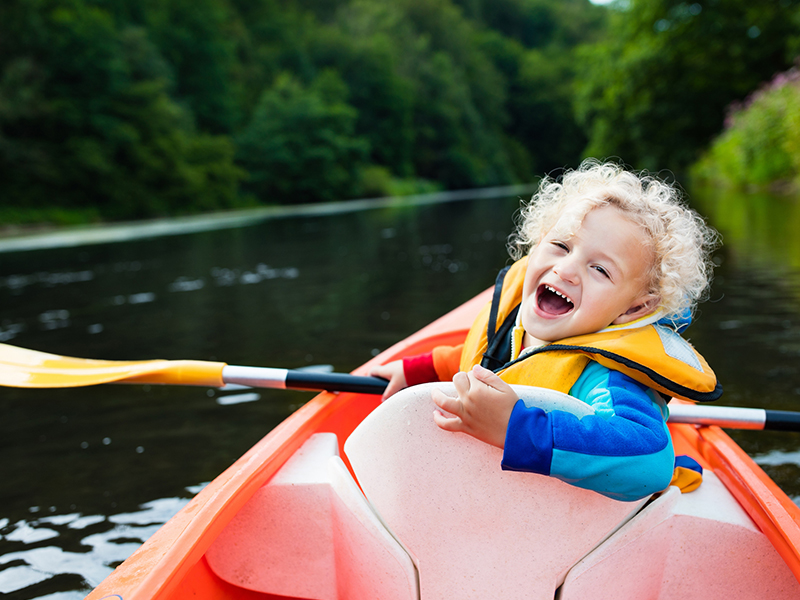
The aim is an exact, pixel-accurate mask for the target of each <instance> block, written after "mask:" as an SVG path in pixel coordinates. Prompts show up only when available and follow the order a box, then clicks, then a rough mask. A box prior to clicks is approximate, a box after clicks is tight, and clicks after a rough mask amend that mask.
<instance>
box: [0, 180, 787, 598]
mask: <svg viewBox="0 0 800 600" xmlns="http://www.w3.org/2000/svg"><path fill="white" fill-rule="evenodd" d="M520 197H521V194H520V193H511V192H506V193H501V194H500V195H499V196H497V197H484V198H479V199H472V200H469V199H461V200H454V201H448V202H439V203H430V202H416V203H415V202H406V203H403V202H391V203H386V202H382V203H373V204H369V203H359V204H353V205H351V207H350V208H352V209H357V210H344V211H341V210H330V207H328V209H327V211H326V214H316V215H315V214H313V213H311V212H308V210H306V212H305V213H304V214H302V215H300V216H291V214H280V215H278V216H273V217H269V215H266V214H262V213H258V214H253V215H250V216H249V217H248V216H245V217H243V218H239V219H236V220H231V219H227V220H223V219H219V220H217V223H216V225H215V223H214V222H211V223H208V222H206V223H205V224H204V225H203V226H200V227H196V226H192V227H184V228H183V229H180V230H171V229H169V228H168V227H165V226H164V224H159V225H158V229H156V230H155V231H157V232H159V233H160V234H161V235H157V236H154V235H153V234H152V231H153V230H152V229H151V230H150V231H151V233H147V230H144V229H142V230H136V231H139V233H138V234H134V235H130V231H127V230H126V231H125V232H122V231H120V232H119V234H118V235H117V236H116V237H117V238H118V239H125V240H127V241H118V242H113V241H109V240H108V238H107V236H105V237H104V236H103V235H100V236H98V235H95V234H96V232H95V233H90V234H87V235H85V236H84V237H83V238H82V239H83V240H84V241H85V240H88V241H91V243H89V244H84V245H81V243H80V240H75V239H72V240H67V241H65V240H63V239H59V240H57V241H56V242H53V243H39V244H38V247H39V248H40V249H34V248H36V247H37V245H36V244H34V245H32V246H27V247H25V248H26V249H23V246H22V245H19V244H18V245H17V246H14V248H16V249H12V248H11V247H10V246H7V247H4V246H3V245H2V242H1V241H0V307H2V308H1V309H0V341H2V342H5V343H8V344H12V345H17V346H22V347H26V348H32V349H36V350H42V351H46V352H51V353H55V354H62V355H67V356H80V357H86V358H104V359H147V358H168V359H181V358H193V359H203V360H221V361H225V362H228V363H230V364H240V365H254V366H275V367H290V368H297V367H303V366H315V365H332V366H333V367H334V368H335V369H336V370H337V371H349V370H352V369H353V368H355V367H356V366H358V365H359V364H361V363H363V362H365V361H366V360H367V359H369V358H370V357H371V356H373V355H374V354H376V353H377V352H379V351H381V350H383V349H385V348H387V347H388V346H390V345H391V344H393V343H394V342H396V341H398V340H399V339H402V338H403V337H405V336H407V335H409V334H410V333H412V332H414V331H416V330H417V329H419V328H420V327H421V326H422V325H424V324H426V323H428V322H430V321H431V320H433V319H434V318H436V317H438V316H440V315H441V314H443V313H444V312H446V311H447V310H449V309H451V308H453V307H455V306H457V305H458V304H460V303H462V302H464V301H465V300H467V299H469V298H470V297H472V296H473V295H475V294H476V293H478V292H480V291H481V290H483V289H485V288H486V287H488V286H489V285H490V284H491V283H492V281H493V280H494V276H495V274H496V272H497V270H498V269H499V268H501V267H502V266H504V265H505V264H506V262H507V254H506V251H505V240H506V238H507V236H508V234H509V233H510V231H511V228H512V216H513V213H514V212H515V210H516V209H517V207H518V206H519V199H520ZM450 200H453V198H451V199H450ZM699 207H700V208H701V210H702V212H704V213H706V214H708V215H709V216H710V218H711V220H712V222H713V223H715V224H716V225H717V226H718V228H719V229H720V230H721V231H722V233H723V235H724V236H725V241H726V245H725V246H724V247H723V248H722V249H721V250H720V251H718V252H717V254H716V257H715V258H716V262H717V263H718V264H719V268H718V269H717V277H716V281H715V284H714V289H713V293H712V297H711V300H710V301H709V302H707V303H706V304H704V305H703V306H702V309H701V311H700V312H699V314H698V318H697V320H696V323H695V324H694V325H693V326H692V327H691V328H690V329H689V332H688V333H689V336H688V337H690V339H691V341H692V342H693V343H694V344H695V345H696V346H697V347H698V348H699V349H700V351H701V352H702V353H703V354H704V355H705V356H706V357H707V359H708V361H709V363H710V364H711V365H712V366H713V367H714V368H715V370H716V372H717V374H718V376H719V378H720V380H721V381H722V382H723V386H724V387H725V390H726V391H725V396H724V403H725V404H733V405H739V406H763V407H770V408H779V409H787V410H793V409H800V403H798V399H799V398H800V367H798V365H800V361H798V357H799V356H800V243H798V242H797V238H796V237H795V236H794V235H793V232H794V231H797V228H796V227H793V226H792V224H793V223H797V221H798V218H795V216H797V215H800V208H798V206H797V203H796V202H791V201H788V200H777V199H771V198H757V199H756V200H753V198H752V197H737V198H733V197H725V198H720V197H714V196H710V195H705V196H703V197H702V202H701V203H700V205H699ZM798 225H800V223H798ZM217 226H218V227H219V228H215V227H217ZM179 231H182V232H183V233H180V234H178V233H179ZM45 245H46V246H47V247H43V246H45ZM3 250H5V251H3ZM310 397H311V394H309V393H305V392H292V391H269V390H261V391H256V392H254V391H252V390H233V391H224V392H221V391H219V390H213V389H208V388H199V387H198V388H194V387H168V386H99V387H94V388H81V389H73V390H66V389H56V390H45V391H40V390H18V389H11V388H5V389H2V390H0V405H1V406H2V411H3V412H2V414H3V416H4V418H3V419H2V421H1V422H0V447H2V456H3V460H2V462H1V463H0V476H1V478H2V479H1V480H2V481H3V484H4V485H3V486H2V489H1V490H0V593H4V594H8V597H9V598H19V599H23V598H26V599H27V598H48V599H58V600H62V599H64V600H66V599H69V600H72V599H77V598H82V597H83V596H84V595H85V594H86V593H87V592H88V590H90V589H91V588H92V587H93V586H94V585H96V584H97V583H98V582H99V581H101V580H102V579H103V578H104V577H105V576H106V575H107V574H108V573H110V572H111V570H112V569H113V567H114V566H115V565H117V564H119V562H121V561H122V560H124V559H125V558H126V557H127V556H128V555H130V554H131V553H132V552H133V551H134V550H135V549H136V548H137V547H138V546H139V545H140V544H141V543H142V541H144V540H145V539H147V537H149V536H150V535H151V534H152V533H153V532H154V531H155V530H156V529H157V528H158V527H159V526H160V525H161V524H162V523H164V522H165V521H166V520H167V519H168V518H169V517H170V516H172V515H173V514H174V513H175V512H177V510H179V509H180V507H182V506H183V505H184V504H185V503H186V502H188V499H189V498H191V497H192V495H193V494H195V493H197V492H198V491H199V490H200V489H202V487H203V486H204V485H205V483H207V482H208V481H210V480H211V479H213V478H214V477H215V476H216V475H217V474H219V473H220V472H221V471H222V470H224V469H225V468H226V467H227V466H229V465H230V464H231V463H232V462H233V461H234V460H235V459H236V458H238V457H239V456H240V455H241V454H242V453H244V452H245V451H246V450H247V449H248V448H249V447H251V446H252V445H253V444H254V443H255V442H256V441H258V440H259V439H260V438H261V437H263V436H264V435H265V434H266V433H267V432H269V431H270V429H272V428H273V427H274V426H275V425H277V424H278V423H279V422H280V421H281V420H282V419H284V418H285V417H286V416H287V415H289V414H290V413H291V412H292V411H293V410H295V409H296V408H297V407H298V406H300V405H301V404H302V403H304V402H305V401H307V400H308V399H309V398H310ZM732 435H734V437H735V439H736V440H737V441H738V442H739V443H740V444H741V445H742V447H743V448H744V449H745V450H746V451H747V452H748V453H750V454H751V456H753V457H755V459H756V461H757V462H758V463H759V464H761V465H762V466H763V467H764V468H765V469H766V470H767V472H768V473H769V474H770V475H771V476H772V477H773V478H774V479H775V480H776V481H777V482H778V484H779V485H780V486H781V487H782V488H783V489H784V490H785V491H786V492H787V493H788V494H789V495H790V496H791V497H792V498H793V499H794V500H795V501H796V502H797V501H800V434H793V433H766V432H732Z"/></svg>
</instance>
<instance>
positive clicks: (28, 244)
mask: <svg viewBox="0 0 800 600" xmlns="http://www.w3.org/2000/svg"><path fill="white" fill-rule="evenodd" d="M537 187H538V184H520V185H509V186H501V187H491V188H477V189H471V190H455V191H450V192H436V193H432V194H418V195H412V196H395V197H388V198H369V199H362V200H343V201H340V202H326V203H320V204H299V205H282V206H263V207H258V208H251V209H244V210H231V211H222V212H214V213H204V214H200V215H191V216H185V217H164V218H160V219H148V220H142V221H127V222H120V223H99V224H87V225H74V226H57V225H47V224H41V225H35V224H34V225H19V226H16V225H9V226H8V227H5V228H0V253H5V252H26V251H31V250H43V249H52V248H67V247H74V246H85V245H92V244H109V243H116V242H125V241H129V240H137V239H143V238H149V237H162V236H167V235H184V234H189V233H198V232H202V231H213V230H217V229H228V228H233V227H241V226H245V225H255V224H257V223H259V222H261V221H265V220H267V219H280V218H287V217H299V216H323V215H332V214H340V213H347V212H356V211H362V210H375V209H380V208H391V207H403V206H421V205H425V204H437V203H441V202H457V201H461V200H478V199H491V198H500V197H508V196H513V195H516V194H520V195H524V194H528V195H529V194H531V193H533V192H534V191H535V190H536V188H537Z"/></svg>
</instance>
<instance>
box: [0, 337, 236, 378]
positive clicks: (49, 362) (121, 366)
mask: <svg viewBox="0 0 800 600" xmlns="http://www.w3.org/2000/svg"><path fill="white" fill-rule="evenodd" d="M224 366H225V363H221V362H206V361H199V360H138V361H114V360H90V359H86V358H70V357H67V356H58V355H56V354H48V353H46V352H38V351H36V350H26V349H25V348H17V347H16V346H9V345H7V344H0V385H3V386H7V387H26V388H62V387H80V386H86V385H97V384H100V383H167V384H174V385H203V386H209V387H220V386H222V385H224V382H223V381H222V368H223V367H224Z"/></svg>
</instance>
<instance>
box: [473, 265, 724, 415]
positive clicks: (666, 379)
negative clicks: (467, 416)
mask: <svg viewBox="0 0 800 600" xmlns="http://www.w3.org/2000/svg"><path fill="white" fill-rule="evenodd" d="M527 264H528V260H527V257H525V258H523V259H522V260H519V261H517V262H515V263H514V264H513V265H511V266H510V267H508V268H507V269H506V270H504V271H503V272H501V273H500V275H499V276H498V278H497V283H496V284H495V292H494V297H493V299H492V302H491V304H490V305H488V306H486V307H485V308H484V309H483V311H482V312H481V313H480V314H479V316H478V318H477V319H476V320H475V322H474V323H473V325H472V328H471V329H470V332H469V334H468V335H467V339H466V341H465V343H464V349H463V351H462V354H461V365H460V369H461V370H462V371H468V370H470V369H471V368H472V367H473V365H476V364H482V365H483V366H484V367H487V368H490V369H492V370H493V371H495V372H496V373H498V374H499V375H500V377H501V378H502V379H503V380H504V381H506V382H507V383H517V384H522V385H536V386H540V387H546V388H550V389H554V390H558V391H561V392H564V393H569V390H570V389H571V388H572V386H573V385H574V383H575V382H576V381H577V380H578V377H580V375H581V373H582V372H583V370H584V368H585V367H586V365H587V364H588V363H589V361H590V360H594V361H596V362H598V363H600V364H601V365H603V366H605V367H608V368H609V369H613V370H616V371H620V372H622V373H624V374H625V375H627V376H629V377H630V378H632V379H634V380H635V381H638V382H639V383H641V384H643V385H646V386H648V387H649V388H652V389H654V390H656V391H658V392H660V393H662V394H665V395H666V396H670V397H672V396H674V397H676V398H682V399H684V400H691V401H696V402H708V401H712V400H716V399H717V398H719V397H720V395H721V394H722V386H721V385H720V384H719V382H718V381H717V377H716V375H714V372H713V371H712V370H711V368H710V367H709V366H708V363H706V361H705V359H704V358H703V357H702V356H700V354H698V353H697V351H696V350H695V349H694V348H693V347H692V346H691V345H690V344H689V343H688V342H687V341H686V340H684V339H683V338H682V337H681V336H680V334H678V333H677V332H676V331H675V330H674V329H673V328H671V327H668V326H665V325H660V324H649V325H644V326H637V325H636V323H635V322H634V323H629V324H626V325H622V326H612V327H609V328H607V329H604V330H603V331H601V332H598V333H591V334H588V335H580V336H575V337H571V338H566V339H563V340H559V341H557V342H552V343H549V344H546V345H544V346H541V347H539V348H535V349H533V350H531V351H530V352H528V353H523V354H522V355H521V356H520V357H519V358H514V359H513V360H512V358H511V356H510V351H509V349H510V348H511V347H512V346H513V345H515V344H517V345H518V344H519V343H521V338H520V339H517V340H514V339H513V337H514V336H517V337H520V336H521V329H520V328H516V331H515V327H514V325H515V321H516V315H517V312H518V310H519V306H520V303H521V301H522V285H523V281H524V278H525V269H526V268H527Z"/></svg>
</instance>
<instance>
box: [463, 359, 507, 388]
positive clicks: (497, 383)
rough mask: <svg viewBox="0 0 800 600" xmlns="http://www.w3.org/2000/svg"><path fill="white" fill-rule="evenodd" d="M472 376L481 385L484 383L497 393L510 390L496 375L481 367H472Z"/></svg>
mask: <svg viewBox="0 0 800 600" xmlns="http://www.w3.org/2000/svg"><path fill="white" fill-rule="evenodd" d="M472 375H473V376H474V377H475V379H477V380H478V381H480V382H481V383H484V384H486V385H488V386H489V387H491V388H494V389H496V390H498V391H506V390H510V389H511V387H510V386H509V385H508V384H507V383H506V382H505V381H503V380H502V379H500V376H499V375H497V373H495V372H494V371H490V370H489V369H487V368H486V367H482V366H481V365H475V366H474V367H472Z"/></svg>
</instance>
